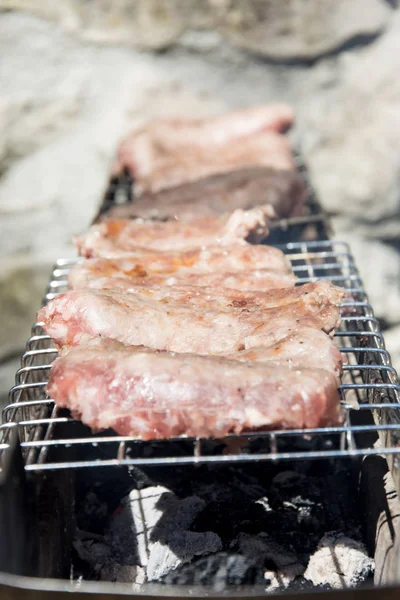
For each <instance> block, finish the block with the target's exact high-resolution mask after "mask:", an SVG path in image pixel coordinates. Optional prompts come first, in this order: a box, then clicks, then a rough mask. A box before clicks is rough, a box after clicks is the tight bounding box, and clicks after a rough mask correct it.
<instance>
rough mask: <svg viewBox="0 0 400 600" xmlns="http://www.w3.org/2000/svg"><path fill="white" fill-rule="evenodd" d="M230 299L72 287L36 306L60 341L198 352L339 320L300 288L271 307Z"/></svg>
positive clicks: (329, 326)
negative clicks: (102, 340) (207, 302)
mask: <svg viewBox="0 0 400 600" xmlns="http://www.w3.org/2000/svg"><path fill="white" fill-rule="evenodd" d="M335 296H336V293H335ZM231 304H232V306H231V307H229V310H228V309H226V308H223V309H222V310H221V309H219V307H218V306H213V307H212V308H206V307H205V308H203V307H200V308H199V307H196V306H188V305H185V304H183V305H182V304H181V303H179V301H177V302H176V303H171V304H168V305H167V306H166V305H165V303H163V302H162V301H157V300H154V299H151V298H149V297H143V296H141V297H139V296H138V295H137V294H122V293H118V292H111V291H107V292H103V291H102V292H99V291H94V290H76V291H70V292H66V293H65V294H60V295H59V296H57V297H56V298H55V299H54V300H52V301H51V302H50V303H49V304H48V305H47V306H45V307H44V308H42V309H41V310H40V311H39V315H38V319H39V321H42V322H43V323H44V329H45V330H46V332H47V333H48V334H49V335H50V336H51V337H52V338H53V339H54V341H55V343H56V344H57V345H58V346H64V345H77V344H80V343H83V342H84V341H85V340H87V338H88V337H94V336H101V337H106V338H110V339H115V340H118V341H120V342H122V343H124V344H130V345H143V346H147V347H149V348H157V349H160V350H161V349H162V350H164V349H167V350H172V351H175V352H196V353H198V354H218V353H225V352H234V351H235V350H240V349H246V348H251V347H254V346H263V345H268V344H271V343H272V342H273V341H275V340H278V339H282V338H283V337H286V336H287V335H288V332H289V331H290V332H291V333H293V332H295V331H297V330H298V329H300V327H303V326H310V327H314V328H316V329H322V330H324V331H325V332H327V333H329V332H331V331H332V330H333V329H334V328H335V327H336V326H337V324H338V322H339V308H338V307H337V306H335V304H332V303H330V302H329V298H328V296H327V295H326V294H320V295H319V294H308V295H307V294H304V295H303V296H302V297H301V298H299V300H298V301H297V302H293V303H291V304H285V305H281V306H275V307H273V308H262V307H257V306H255V307H252V308H251V309H249V308H247V307H246V306H244V307H241V306H238V307H235V306H233V303H231ZM281 304H282V302H281Z"/></svg>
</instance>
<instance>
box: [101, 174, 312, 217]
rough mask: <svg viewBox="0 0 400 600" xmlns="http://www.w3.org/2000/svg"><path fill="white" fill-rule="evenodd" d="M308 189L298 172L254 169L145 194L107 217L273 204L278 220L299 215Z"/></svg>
mask: <svg viewBox="0 0 400 600" xmlns="http://www.w3.org/2000/svg"><path fill="white" fill-rule="evenodd" d="M305 199H306V187H305V184H304V181H303V179H302V177H301V176H300V175H299V174H298V173H297V172H296V171H279V170H277V169H268V168H253V169H242V170H241V171H234V172H233V173H224V174H222V175H215V176H213V177H208V178H206V179H201V180H200V181H196V182H193V183H188V184H185V185H182V186H180V187H176V188H170V189H167V190H163V191H161V192H158V193H156V194H150V193H145V194H142V196H141V197H140V198H138V199H137V200H135V201H134V202H133V203H131V204H124V205H121V206H115V207H113V208H112V209H111V210H110V211H109V212H108V213H105V214H104V215H103V217H102V220H105V219H108V218H114V219H115V218H120V219H126V218H133V217H143V218H145V219H170V218H174V219H179V220H180V221H186V220H188V219H189V220H190V219H192V218H193V217H194V216H200V217H215V216H218V215H219V214H222V213H225V212H232V211H233V210H235V209H237V208H242V209H243V210H248V209H250V208H254V207H255V206H258V205H260V204H270V205H271V206H273V208H274V209H275V212H276V215H277V216H278V217H279V218H286V217H294V216H300V215H302V214H303V205H304V201H305Z"/></svg>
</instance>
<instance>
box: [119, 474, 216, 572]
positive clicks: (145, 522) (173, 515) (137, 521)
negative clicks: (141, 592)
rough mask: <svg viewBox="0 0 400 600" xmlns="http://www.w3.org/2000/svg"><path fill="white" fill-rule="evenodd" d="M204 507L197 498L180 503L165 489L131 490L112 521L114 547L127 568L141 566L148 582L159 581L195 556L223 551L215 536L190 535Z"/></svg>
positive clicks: (194, 533)
mask: <svg viewBox="0 0 400 600" xmlns="http://www.w3.org/2000/svg"><path fill="white" fill-rule="evenodd" d="M204 505H205V502H204V501H203V500H201V499H200V498H198V497H196V496H189V497H187V498H183V499H179V498H177V497H176V496H175V495H174V494H173V493H172V492H171V491H170V490H168V489H167V488H165V487H162V486H156V487H149V488H146V489H144V490H132V491H131V493H130V494H129V496H127V497H126V498H124V499H123V501H122V503H121V508H120V510H119V511H118V513H117V514H116V516H115V517H114V519H113V522H112V525H111V529H110V532H109V537H110V538H111V543H112V545H113V547H114V548H115V550H116V552H117V553H118V554H119V555H120V557H121V560H122V561H123V562H124V564H127V563H128V564H132V565H134V564H139V565H141V566H142V567H145V569H146V576H147V579H148V581H153V580H157V579H159V578H160V577H162V576H163V575H165V574H166V573H168V572H169V571H171V570H172V569H175V568H176V567H177V566H179V565H181V564H183V563H186V562H189V561H190V560H191V559H193V558H194V557H195V556H202V555H204V554H208V553H212V552H217V551H218V550H220V549H221V547H222V544H221V540H220V539H219V537H218V536H217V535H216V534H215V533H213V532H205V533H196V532H193V531H189V527H190V525H191V524H192V522H193V520H194V518H195V517H196V515H197V514H198V512H200V511H201V510H202V509H203V508H204Z"/></svg>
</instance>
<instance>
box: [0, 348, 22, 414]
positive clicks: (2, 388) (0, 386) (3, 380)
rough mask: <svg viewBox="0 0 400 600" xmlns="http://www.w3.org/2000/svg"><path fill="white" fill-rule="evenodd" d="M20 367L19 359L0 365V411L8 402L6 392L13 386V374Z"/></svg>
mask: <svg viewBox="0 0 400 600" xmlns="http://www.w3.org/2000/svg"><path fill="white" fill-rule="evenodd" d="M20 366H21V360H20V358H12V359H10V360H6V361H4V362H1V363H0V410H1V409H2V408H4V406H5V405H6V404H7V402H8V392H9V391H10V388H11V387H12V386H13V385H15V373H16V372H17V370H18V369H19V368H20Z"/></svg>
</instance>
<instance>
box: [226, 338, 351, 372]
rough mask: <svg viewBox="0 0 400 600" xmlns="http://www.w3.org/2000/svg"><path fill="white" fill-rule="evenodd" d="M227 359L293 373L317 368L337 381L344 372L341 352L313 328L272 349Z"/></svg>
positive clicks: (256, 350) (232, 355)
mask: <svg viewBox="0 0 400 600" xmlns="http://www.w3.org/2000/svg"><path fill="white" fill-rule="evenodd" d="M225 357H226V358H230V359H234V360H241V361H246V362H262V363H267V364H268V365H270V366H273V365H276V366H278V367H282V366H284V365H285V364H286V366H287V367H289V368H290V369H302V368H317V369H320V368H321V369H325V370H326V371H330V372H331V373H333V374H334V375H335V376H336V377H337V378H338V384H339V375H340V372H341V368H342V357H341V354H340V350H339V348H338V347H337V346H335V344H334V343H333V341H332V339H331V338H330V337H329V336H328V335H326V333H324V332H323V331H319V330H318V329H312V328H311V327H304V328H299V329H298V330H297V331H295V332H294V333H288V335H287V336H286V337H283V338H282V339H279V340H278V341H275V342H273V343H272V344H271V345H270V346H268V345H265V346H255V347H253V348H250V349H248V350H242V351H240V352H232V353H231V354H225Z"/></svg>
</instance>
